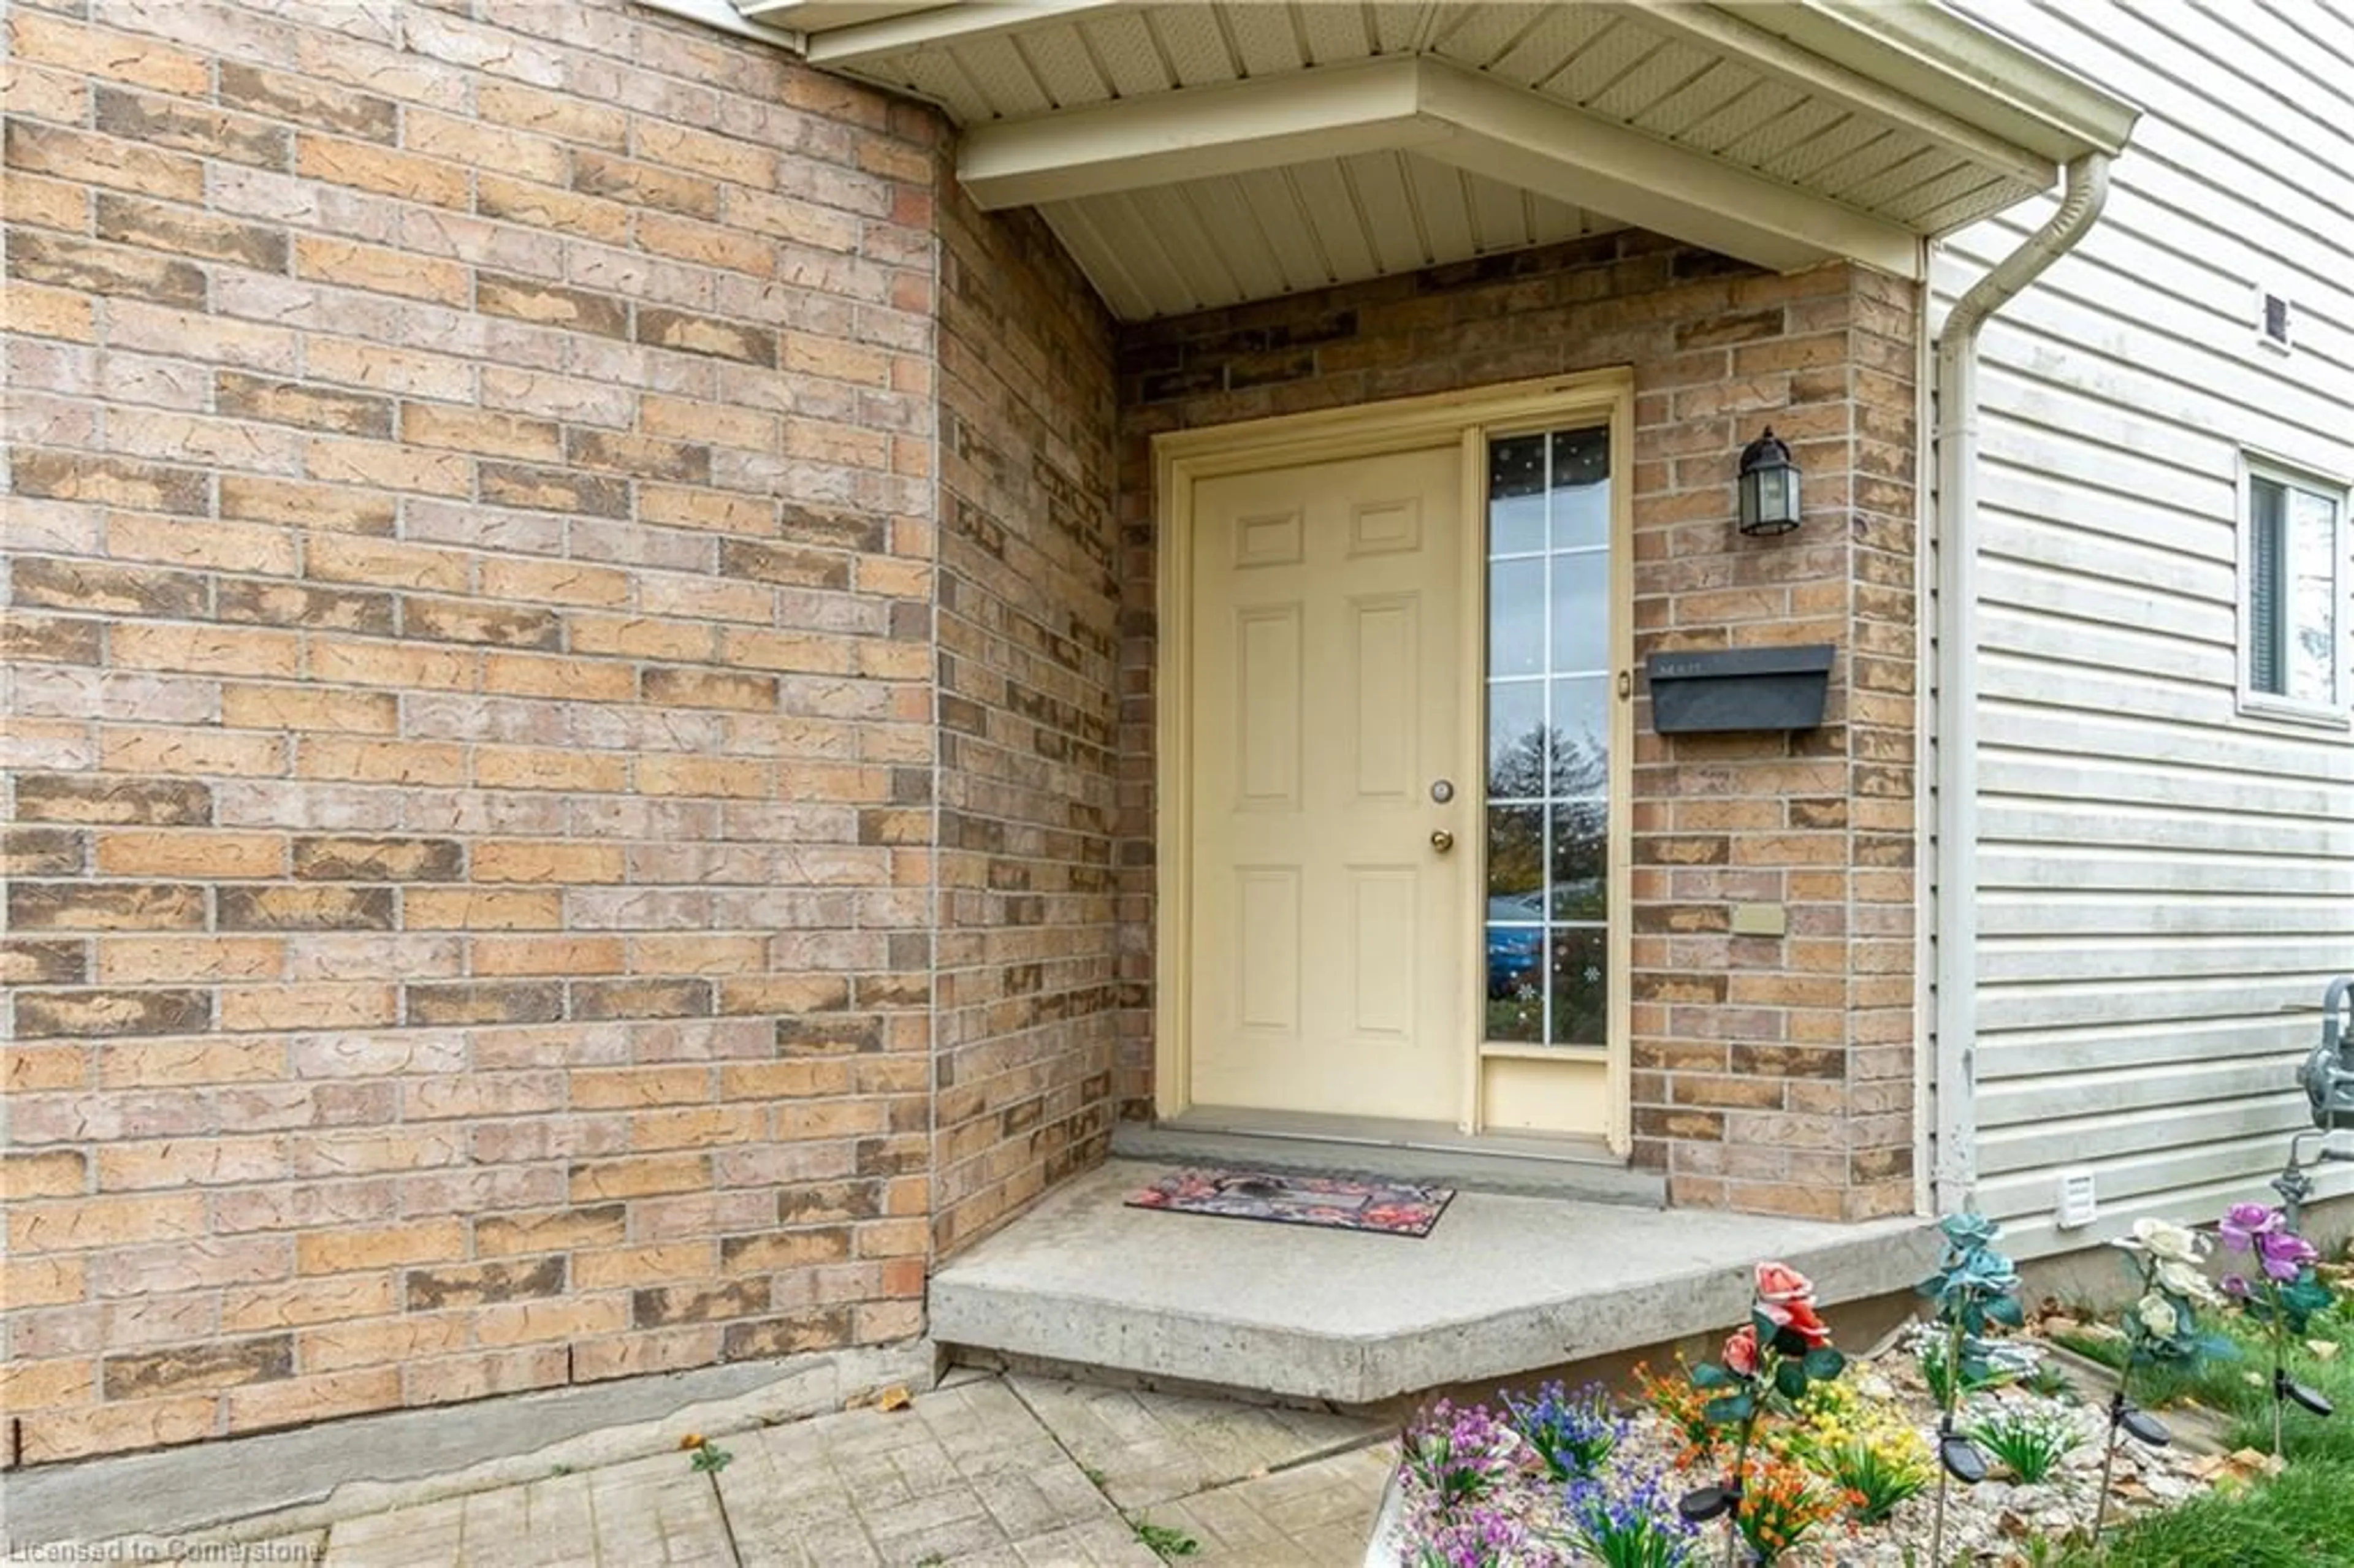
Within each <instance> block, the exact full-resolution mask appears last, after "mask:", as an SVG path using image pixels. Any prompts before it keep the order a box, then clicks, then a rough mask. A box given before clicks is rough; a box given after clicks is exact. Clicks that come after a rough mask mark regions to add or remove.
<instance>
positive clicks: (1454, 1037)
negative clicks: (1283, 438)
mask: <svg viewBox="0 0 2354 1568" xmlns="http://www.w3.org/2000/svg"><path fill="white" fill-rule="evenodd" d="M1462 461H1463V460H1462V456H1461V447H1460V445H1459V443H1458V444H1450V445H1448V446H1446V447H1444V448H1438V449H1434V450H1423V451H1407V452H1396V453H1392V454H1389V455H1386V456H1381V457H1373V458H1358V459H1352V460H1350V461H1342V462H1323V463H1312V464H1308V465H1305V466H1300V467H1294V468H1284V469H1274V470H1267V471H1257V472H1252V473H1246V474H1234V475H1228V476H1226V477H1223V478H1215V479H1204V480H1203V481H1201V482H1199V483H1198V484H1197V485H1196V486H1195V488H1194V491H1193V524H1194V530H1195V531H1194V535H1193V563H1194V575H1193V602H1192V607H1191V612H1190V613H1191V625H1190V627H1189V631H1190V636H1189V638H1188V640H1187V641H1189V642H1190V644H1191V646H1192V648H1193V678H1192V680H1191V681H1190V682H1189V683H1188V685H1189V687H1190V691H1191V694H1192V695H1191V710H1192V711H1191V712H1190V714H1188V715H1187V721H1188V724H1189V727H1190V732H1191V736H1192V743H1193V744H1192V752H1191V756H1192V774H1193V777H1192V788H1191V791H1190V793H1191V798H1192V800H1193V832H1192V843H1191V855H1190V858H1191V866H1190V872H1191V876H1190V882H1191V885H1192V888H1193V899H1192V912H1191V922H1190V923H1191V931H1190V943H1189V946H1190V948H1191V951H1192V957H1193V962H1192V966H1191V974H1190V976H1189V978H1188V980H1187V983H1188V984H1189V985H1190V987H1191V1008H1190V1013H1191V1018H1192V1022H1193V1050H1192V1076H1193V1082H1192V1084H1191V1093H1190V1096H1189V1098H1190V1099H1191V1100H1192V1102H1193V1104H1196V1105H1202V1106H1235V1107H1255V1108H1267V1109H1277V1110H1285V1111H1306V1112H1322V1113H1328V1114H1333V1115H1344V1116H1360V1117H1394V1118H1410V1119H1413V1120H1416V1121H1443V1122H1448V1123H1453V1122H1456V1121H1458V1119H1460V1118H1462V1116H1463V1114H1464V1110H1465V1107H1463V1105H1462V1100H1463V1097H1464V1094H1465V1092H1466V1088H1467V1086H1468V1081H1469V1073H1468V1070H1467V1065H1468V1061H1469V1056H1468V1052H1469V1049H1470V1042H1469V1040H1468V1039H1466V1038H1465V1032H1464V1028H1463V1023H1462V1020H1463V1018H1464V1016H1465V1014H1464V1011H1463V1010H1464V999H1465V991H1464V989H1463V988H1464V986H1465V984H1466V976H1465V962H1466V954H1467V948H1468V947H1469V943H1468V942H1467V940H1466V938H1465V934H1464V931H1463V929H1462V911H1463V910H1464V909H1465V908H1466V907H1467V904H1466V896H1467V895H1466V889H1465V887H1464V885H1463V884H1462V882H1461V881H1460V878H1462V877H1464V876H1465V875H1468V874H1470V873H1469V869H1468V868H1469V867H1471V866H1473V865H1474V864H1475V863H1476V862H1477V860H1478V853H1477V845H1476V842H1474V840H1475V835H1476V832H1477V828H1476V825H1475V824H1476V822H1477V818H1476V816H1474V815H1473V814H1472V813H1471V810H1470V809H1469V808H1470V807H1473V806H1476V804H1477V800H1478V790H1479V780H1477V779H1461V778H1458V777H1456V774H1457V772H1458V769H1459V766H1460V763H1459V759H1460V758H1463V757H1464V756H1465V755H1466V752H1467V749H1468V746H1469V735H1470V733H1471V732H1470V730H1469V727H1467V726H1470V725H1472V724H1474V723H1475V722H1476V718H1475V716H1474V715H1471V714H1469V713H1467V711H1466V708H1467V705H1466V702H1465V697H1466V694H1467V692H1468V690H1469V683H1468V682H1467V679H1466V671H1465V669H1464V664H1463V658H1464V654H1463V647H1462V641H1463V630H1464V629H1463V622H1462V620H1461V619H1460V618H1461V617H1462V615H1463V613H1464V607H1465V603H1466V599H1467V595H1466V593H1465V591H1464V584H1463V582H1462V580H1461V579H1462V572H1463V567H1462V557H1463V544H1464V541H1463V535H1462V528H1463V517H1462V510H1463V499H1462V498H1463V488H1464V476H1463V472H1462ZM1434 835H1439V836H1438V837H1437V838H1436V839H1435V838H1434ZM1453 838H1461V839H1462V840H1464V841H1465V842H1464V844H1463V846H1462V847H1461V848H1460V849H1458V848H1456V847H1455V845H1454V844H1453V843H1452V842H1451V839H1453Z"/></svg>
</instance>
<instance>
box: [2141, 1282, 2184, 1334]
mask: <svg viewBox="0 0 2354 1568" xmlns="http://www.w3.org/2000/svg"><path fill="white" fill-rule="evenodd" d="M2134 1311H2135V1313H2136V1315H2137V1316H2138V1317H2139V1318H2140V1319H2141V1326H2142V1327H2143V1328H2145V1329H2147V1330H2149V1331H2150V1332H2151V1333H2152V1334H2154V1335H2156V1336H2157V1337H2158V1338H2159V1339H2161V1340H2170V1339H2172V1338H2174V1330H2176V1328H2177V1327H2179V1323H2180V1319H2178V1318H2177V1317H2176V1316H2175V1312H2174V1303H2173V1302H2171V1301H2168V1299H2167V1298H2165V1297H2163V1296H2160V1295H2159V1294H2158V1292H2156V1291H2155V1290H2153V1291H2151V1292H2150V1293H2149V1294H2148V1295H2147V1296H2145V1297H2143V1298H2141V1299H2140V1300H2139V1301H2137V1302H2136V1303H2134Z"/></svg>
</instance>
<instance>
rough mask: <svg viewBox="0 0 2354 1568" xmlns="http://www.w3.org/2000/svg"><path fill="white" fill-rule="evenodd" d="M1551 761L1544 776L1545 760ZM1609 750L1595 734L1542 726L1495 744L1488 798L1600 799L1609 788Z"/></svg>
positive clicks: (1490, 758)
mask: <svg viewBox="0 0 2354 1568" xmlns="http://www.w3.org/2000/svg"><path fill="white" fill-rule="evenodd" d="M1548 752H1550V753H1551V755H1552V757H1553V769H1552V777H1551V778H1550V779H1548V778H1547V777H1546V769H1545V757H1546V755H1547V753H1548ZM1609 778H1610V753H1609V749H1608V748H1607V747H1605V746H1603V745H1602V744H1600V743H1599V742H1598V741H1596V739H1595V737H1594V735H1593V733H1592V732H1591V731H1579V732H1576V733H1575V734H1573V733H1572V732H1570V731H1568V730H1565V729H1555V728H1553V727H1551V726H1546V725H1538V726H1533V727H1532V728H1530V729H1527V730H1524V731H1522V733H1521V734H1519V735H1517V736H1500V737H1497V738H1494V739H1492V740H1491V741H1490V744H1489V747H1488V799H1490V800H1544V799H1546V798H1548V797H1551V798H1553V799H1555V800H1561V799H1565V798H1568V797H1573V796H1580V795H1600V794H1602V793H1604V792H1605V791H1606V789H1608V787H1609Z"/></svg>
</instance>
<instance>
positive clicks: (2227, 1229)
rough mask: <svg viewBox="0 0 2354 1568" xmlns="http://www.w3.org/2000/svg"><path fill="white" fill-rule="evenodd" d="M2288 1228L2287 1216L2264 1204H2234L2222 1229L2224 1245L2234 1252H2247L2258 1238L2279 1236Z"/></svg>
mask: <svg viewBox="0 0 2354 1568" xmlns="http://www.w3.org/2000/svg"><path fill="white" fill-rule="evenodd" d="M2287 1228H2288V1217H2287V1216H2286V1215H2285V1214H2283V1213H2281V1212H2280V1211H2279V1210H2278V1209H2268V1208H2266V1207H2265V1206H2264V1204H2262V1203H2234V1204H2232V1206H2231V1208H2230V1209H2229V1210H2228V1211H2226V1212H2225V1213H2224V1215H2223V1224H2222V1225H2221V1231H2222V1234H2223V1245H2225V1246H2227V1247H2230V1248H2231V1249H2232V1251H2233V1252H2245V1251H2247V1250H2248V1247H2249V1245H2250V1244H2251V1243H2253V1241H2254V1240H2255V1239H2256V1238H2257V1237H2258V1236H2267V1235H2274V1234H2279V1233H2280V1232H2283V1231H2285V1230H2286V1229H2287Z"/></svg>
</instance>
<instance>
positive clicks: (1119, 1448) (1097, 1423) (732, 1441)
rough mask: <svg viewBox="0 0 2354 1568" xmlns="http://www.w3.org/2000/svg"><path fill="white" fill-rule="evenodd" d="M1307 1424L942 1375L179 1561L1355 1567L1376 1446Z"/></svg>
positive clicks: (1106, 1393)
mask: <svg viewBox="0 0 2354 1568" xmlns="http://www.w3.org/2000/svg"><path fill="white" fill-rule="evenodd" d="M1388 1436H1389V1434H1388V1430H1387V1428H1385V1427H1382V1426H1378V1425H1373V1424H1371V1423H1367V1422H1363V1421H1358V1420H1353V1419H1350V1418H1347V1417H1342V1416H1336V1415H1329V1414H1316V1413H1312V1412H1301V1411H1289V1410H1276V1409H1268V1408H1263V1407H1260V1406H1257V1405H1247V1404H1234V1403H1229V1402H1226V1401H1223V1400H1214V1399H1204V1398H1198V1397H1187V1396H1182V1395H1176V1394H1164V1393H1140V1392H1135V1391H1131V1390H1125V1389H1112V1388H1103V1387H1097V1386H1094V1385H1087V1384H1078V1383H1061V1382H1056V1381H1055V1380H1052V1379H1047V1378H1040V1377H1028V1376H1017V1377H998V1376H992V1375H986V1374H981V1373H971V1372H966V1373H960V1374H956V1375H954V1376H952V1377H950V1378H949V1380H948V1381H947V1382H946V1383H943V1385H942V1386H941V1387H939V1388H938V1389H935V1390H933V1391H932V1392H930V1393H924V1394H920V1395H918V1396H917V1398H916V1400H915V1402H914V1404H912V1405H910V1406H909V1407H908V1408H907V1409H905V1410H901V1411H896V1412H890V1413H885V1412H883V1411H879V1410H871V1409H866V1410H853V1411H847V1412H844V1413H843V1414H838V1415H828V1416H822V1417H819V1418H817V1419H814V1420H810V1421H801V1422H795V1423H792V1424H790V1425H779V1426H771V1427H767V1428H764V1429H761V1430H758V1431H752V1432H744V1433H738V1434H736V1435H733V1436H726V1437H722V1438H720V1439H718V1442H719V1444H720V1446H724V1447H725V1448H726V1449H727V1450H728V1451H729V1452H730V1453H732V1454H733V1455H734V1459H733V1461H732V1462H731V1463H730V1464H728V1465H727V1466H726V1467H725V1468H723V1469H721V1470H719V1471H718V1472H717V1473H716V1475H715V1474H706V1473H704V1472H701V1471H698V1470H696V1469H695V1468H694V1467H693V1466H692V1465H691V1464H690V1463H689V1462H688V1457H687V1456H686V1455H685V1454H683V1453H676V1452H671V1453H662V1454H652V1455H647V1456H645V1457H640V1458H633V1459H630V1460H627V1461H625V1462H622V1463H618V1464H612V1465H606V1466H600V1467H596V1468H592V1469H585V1470H582V1471H579V1472H578V1473H566V1474H551V1475H549V1476H546V1477H545V1478H540V1479H537V1480H534V1481H530V1482H528V1483H525V1484H523V1485H519V1486H509V1487H502V1488H496V1489H490V1490H484V1491H477V1492H472V1493H468V1494H467V1495H464V1496H461V1497H451V1498H443V1499H436V1500H432V1501H425V1502H419V1503H416V1504H413V1505H410V1506H407V1507H401V1508H395V1509H392V1510H387V1511H384V1512H379V1513H370V1514H362V1515H359V1516H356V1517H354V1518H351V1519H346V1520H338V1521H336V1522H335V1523H333V1524H331V1525H329V1526H328V1527H326V1528H325V1529H324V1530H321V1531H307V1532H304V1533H302V1534H300V1535H287V1536H281V1537H275V1538H269V1539H264V1540H259V1541H256V1540H254V1539H253V1537H252V1536H250V1535H249V1534H247V1535H243V1536H240V1537H239V1539H242V1540H245V1541H248V1542H251V1544H250V1545H249V1546H247V1547H245V1548H243V1551H244V1552H245V1553H246V1555H244V1556H242V1557H239V1556H236V1555H228V1554H225V1553H234V1552H238V1551H239V1548H237V1547H234V1546H229V1547H227V1548H223V1547H219V1546H215V1547H211V1548H209V1549H208V1550H207V1551H206V1552H193V1551H192V1552H189V1554H188V1556H187V1557H186V1560H185V1568H197V1565H198V1564H200V1563H217V1562H231V1561H243V1562H250V1563H308V1564H313V1565H323V1568H588V1565H593V1568H669V1565H673V1564H674V1565H678V1568H688V1565H699V1564H708V1565H710V1568H1154V1565H1155V1564H1157V1563H1160V1562H1161V1558H1160V1557H1159V1556H1158V1555H1156V1554H1155V1553H1154V1552H1153V1551H1152V1550H1151V1549H1150V1547H1148V1546H1147V1545H1145V1544H1144V1542H1143V1541H1142V1540H1141V1539H1140V1536H1139V1533H1138V1526H1139V1525H1140V1524H1142V1523H1147V1522H1149V1523H1150V1524H1151V1525H1154V1526H1157V1527H1159V1528H1160V1529H1162V1530H1166V1531H1171V1532H1172V1533H1173V1534H1174V1535H1178V1536H1183V1537H1187V1538H1190V1539H1192V1540H1193V1541H1194V1542H1198V1545H1199V1550H1198V1552H1196V1553H1195V1554H1193V1555H1190V1556H1187V1557H1185V1558H1184V1559H1183V1560H1182V1561H1184V1562H1185V1563H1189V1564H1200V1565H1203V1568H1328V1565H1329V1568H1355V1564H1357V1563H1360V1562H1361V1561H1362V1560H1363V1551H1364V1542H1365V1537H1366V1535H1367V1534H1368V1533H1369V1532H1370V1531H1371V1529H1372V1526H1373V1514H1374V1511H1375V1510H1376V1508H1377V1507H1378V1506H1379V1503H1380V1499H1381V1490H1382V1485H1383V1482H1384V1478H1386V1476H1387V1474H1388V1470H1389V1467H1390V1464H1391V1462H1392V1459H1393V1457H1394V1447H1393V1446H1392V1445H1391V1444H1390V1443H1389V1442H1388V1441H1387V1438H1388Z"/></svg>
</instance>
